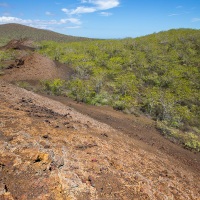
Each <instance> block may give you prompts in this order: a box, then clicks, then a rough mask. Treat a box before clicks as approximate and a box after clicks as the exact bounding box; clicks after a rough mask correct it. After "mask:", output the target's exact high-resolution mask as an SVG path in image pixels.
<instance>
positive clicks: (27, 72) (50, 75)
mask: <svg viewBox="0 0 200 200" xmlns="http://www.w3.org/2000/svg"><path fill="white" fill-rule="evenodd" d="M22 52H23V51H22ZM24 54H25V53H24ZM5 64H6V63H5ZM4 72H5V75H4V76H2V78H1V79H3V80H6V81H9V82H11V81H20V80H52V79H56V78H60V79H64V80H65V79H67V78H69V74H70V73H71V70H70V69H69V68H67V67H66V66H64V65H62V64H59V63H58V62H54V61H52V60H50V59H49V58H47V57H45V56H42V55H40V54H38V53H36V52H31V53H28V55H25V56H22V57H19V59H17V60H15V61H11V62H10V61H9V63H8V67H7V69H6V70H4Z"/></svg>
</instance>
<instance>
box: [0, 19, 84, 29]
mask: <svg viewBox="0 0 200 200" xmlns="http://www.w3.org/2000/svg"><path fill="white" fill-rule="evenodd" d="M6 23H18V24H23V25H27V26H32V27H36V28H42V29H50V30H52V29H53V28H52V27H53V26H57V25H66V24H69V26H74V25H81V21H80V20H79V19H77V18H66V19H60V20H30V19H21V18H17V17H7V16H2V17H0V24H6Z"/></svg>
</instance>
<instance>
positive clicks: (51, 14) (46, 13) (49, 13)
mask: <svg viewBox="0 0 200 200" xmlns="http://www.w3.org/2000/svg"><path fill="white" fill-rule="evenodd" d="M45 15H48V16H53V15H54V14H53V13H51V12H49V11H46V12H45Z"/></svg>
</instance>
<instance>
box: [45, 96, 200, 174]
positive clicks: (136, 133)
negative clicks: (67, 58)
mask: <svg viewBox="0 0 200 200" xmlns="http://www.w3.org/2000/svg"><path fill="white" fill-rule="evenodd" d="M47 96H48V97H49V98H51V99H54V100H56V101H59V102H62V103H64V104H65V105H67V106H70V107H72V108H74V109H76V110H77V111H78V112H80V113H83V114H85V115H88V116H90V117H91V118H93V119H96V120H98V121H100V122H103V123H105V124H107V125H109V126H111V127H113V128H114V129H116V130H119V131H121V132H123V133H125V134H126V135H128V136H129V137H131V138H134V139H135V140H136V141H137V146H139V147H142V148H143V149H144V150H146V151H150V152H152V153H155V154H156V153H157V152H158V151H161V152H162V153H165V154H166V155H168V156H169V157H170V159H171V158H173V159H175V160H179V161H180V162H181V163H182V164H184V165H185V166H186V168H188V169H191V171H196V172H198V173H200V153H194V152H191V151H189V150H187V149H184V148H182V147H180V146H178V145H177V144H173V143H172V142H170V141H169V140H167V139H165V138H164V137H163V136H162V135H160V133H159V132H158V131H157V130H156V128H155V122H154V121H152V120H151V119H148V118H147V117H144V116H142V117H135V116H133V115H128V114H124V113H122V112H120V111H115V110H113V109H112V108H110V107H108V106H92V105H87V104H84V103H77V102H75V101H73V100H72V99H70V98H67V97H57V96H50V95H47Z"/></svg>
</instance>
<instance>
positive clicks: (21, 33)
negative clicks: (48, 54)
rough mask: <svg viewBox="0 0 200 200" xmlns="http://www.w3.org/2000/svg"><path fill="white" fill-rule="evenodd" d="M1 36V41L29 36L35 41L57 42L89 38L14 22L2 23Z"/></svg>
mask: <svg viewBox="0 0 200 200" xmlns="http://www.w3.org/2000/svg"><path fill="white" fill-rule="evenodd" d="M0 38H1V41H2V40H6V41H8V40H12V39H21V38H29V39H31V40H33V41H42V40H53V41H57V42H69V41H81V40H86V39H87V38H83V37H74V36H69V35H64V34H59V33H56V32H53V31H48V30H42V29H37V28H32V27H29V26H25V25H21V24H14V23H11V24H3V25H0Z"/></svg>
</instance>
